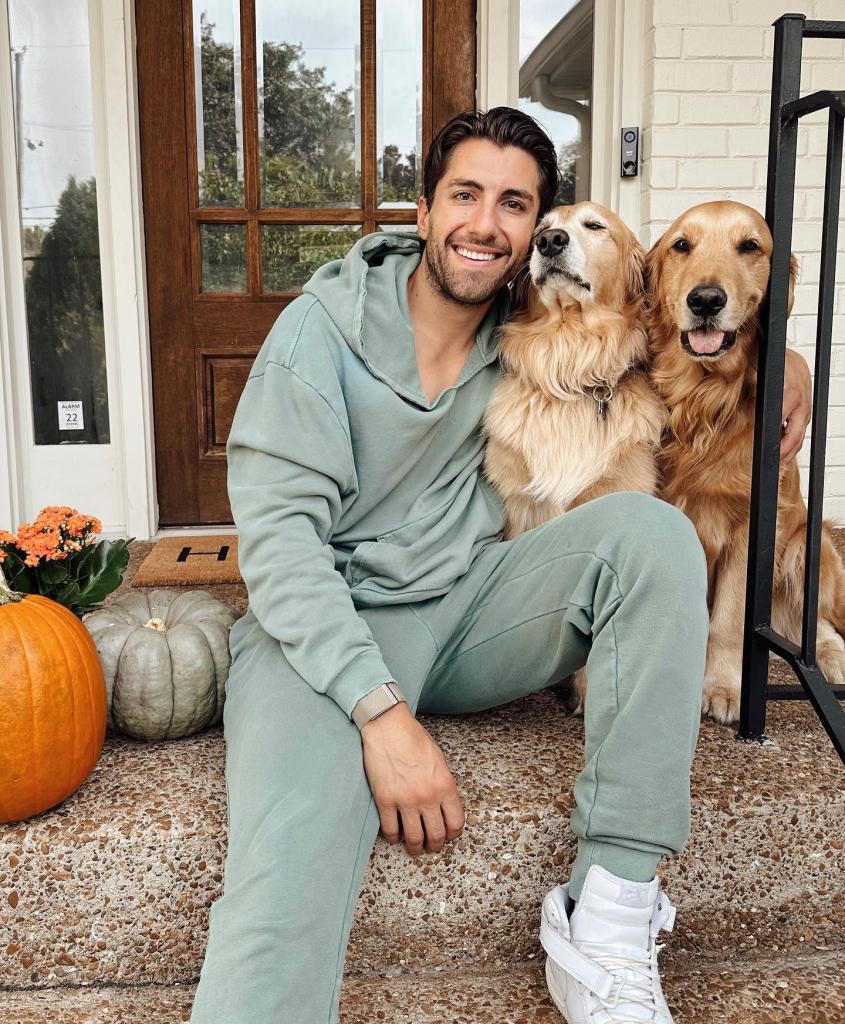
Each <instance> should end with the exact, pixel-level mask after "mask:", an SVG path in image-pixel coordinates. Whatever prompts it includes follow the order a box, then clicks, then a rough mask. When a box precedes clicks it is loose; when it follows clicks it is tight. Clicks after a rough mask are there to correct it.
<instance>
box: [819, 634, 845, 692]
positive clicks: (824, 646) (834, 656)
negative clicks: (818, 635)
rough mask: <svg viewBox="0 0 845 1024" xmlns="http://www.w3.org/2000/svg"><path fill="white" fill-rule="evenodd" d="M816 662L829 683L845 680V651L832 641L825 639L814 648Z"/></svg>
mask: <svg viewBox="0 0 845 1024" xmlns="http://www.w3.org/2000/svg"><path fill="white" fill-rule="evenodd" d="M816 664H817V665H818V666H819V668H820V669H821V670H822V672H823V673H824V677H825V679H826V680H827V681H828V682H829V683H840V684H841V683H843V682H845V652H843V651H841V650H840V649H839V648H838V647H837V646H836V645H835V644H834V643H832V642H830V641H825V642H824V643H821V644H819V646H818V648H817V650H816Z"/></svg>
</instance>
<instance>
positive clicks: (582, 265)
mask: <svg viewBox="0 0 845 1024" xmlns="http://www.w3.org/2000/svg"><path fill="white" fill-rule="evenodd" d="M644 254H645V253H644V250H643V249H642V247H641V246H640V244H639V242H638V241H637V239H636V238H635V236H634V235H633V233H632V232H631V231H630V230H629V229H628V228H627V227H626V226H625V225H624V224H623V223H622V221H621V220H620V219H619V218H618V217H617V216H616V215H615V214H614V213H611V211H610V210H606V209H605V208H604V207H602V206H599V205H597V204H596V203H589V202H585V203H577V204H576V205H574V206H560V207H556V208H555V209H553V210H551V211H550V212H549V213H548V214H547V216H546V217H545V218H543V220H542V221H541V222H540V224H539V225H538V226H537V230H536V232H535V234H534V243H533V249H532V253H531V258H530V261H529V264H528V273H527V275H526V278H525V281H524V289H523V291H524V298H523V300H522V301H520V300H519V299H518V300H517V301H516V302H515V307H516V309H515V312H514V314H513V316H512V318H511V319H510V320H509V321H508V322H507V323H506V324H505V326H504V328H503V333H502V342H501V349H500V361H501V365H502V369H503V375H502V379H501V380H500V381H499V383H498V384H497V386H496V388H495V389H494V391H493V394H492V396H491V398H490V402H489V404H488V406H487V409H486V412H485V416H484V423H483V432H484V434H485V436H486V438H487V450H486V455H485V462H484V471H485V474H486V476H487V477H488V479H489V480H490V482H491V484H492V485H493V487H494V488H495V489H496V490H497V491H498V493H499V494H500V496H501V498H502V502H503V505H504V509H505V517H506V524H505V537H506V538H510V537H514V536H516V535H517V534H519V533H523V532H524V531H525V530H530V529H531V528H532V527H535V526H539V525H540V524H541V523H544V522H547V521H548V520H549V519H553V518H554V517H555V516H559V515H562V514H563V513H565V512H567V511H568V510H570V509H573V508H575V507H576V506H578V505H581V504H583V503H584V502H586V501H590V500H592V499H594V498H598V497H600V496H601V495H604V494H610V493H612V492H615V491H643V492H645V493H648V494H654V493H655V491H656V488H657V465H656V451H657V448H658V446H659V444H660V435H661V431H662V429H663V426H664V423H665V409H664V407H663V403H662V402H661V400H660V398H659V397H658V396H657V394H656V393H655V391H654V388H653V386H652V385H651V383H650V380H649V377H648V372H647V369H648V368H647V360H648V341H647V337H646V332H645V324H644V319H643V262H642V261H643V257H644ZM585 688H586V677H585V676H584V673H583V671H581V672H580V673H579V674H578V675H577V677H576V679H575V691H576V693H577V695H578V697H579V703H578V706H577V707H576V708H575V710H576V711H577V710H580V709H581V706H582V704H583V697H584V693H585Z"/></svg>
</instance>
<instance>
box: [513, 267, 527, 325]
mask: <svg viewBox="0 0 845 1024" xmlns="http://www.w3.org/2000/svg"><path fill="white" fill-rule="evenodd" d="M510 293H511V305H510V312H509V314H508V315H509V316H513V315H514V314H515V313H521V312H522V311H523V310H524V309H527V308H528V300H529V298H530V296H531V272H530V270H529V269H528V264H527V263H526V264H525V266H524V267H523V268H522V270H520V271H519V273H518V274H517V275H516V277H515V278H514V279H513V281H511V283H510Z"/></svg>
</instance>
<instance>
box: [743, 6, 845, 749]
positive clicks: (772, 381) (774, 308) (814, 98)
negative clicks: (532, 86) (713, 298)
mask: <svg viewBox="0 0 845 1024" xmlns="http://www.w3.org/2000/svg"><path fill="white" fill-rule="evenodd" d="M804 39H845V21H807V20H806V18H805V17H804V15H803V14H784V15H783V17H781V18H778V20H777V21H776V22H775V47H774V59H773V66H772V107H771V120H770V122H769V166H768V181H767V185H766V221H767V222H768V225H769V228H770V229H771V232H772V238H773V243H774V247H773V251H772V263H771V276H770V279H769V291H768V296H767V300H766V304H765V308H764V310H763V317H762V323H763V331H762V337H761V339H760V349H759V355H758V379H757V404H756V414H755V415H756V419H755V423H754V461H753V470H752V477H751V521H750V524H749V534H748V576H747V589H746V598H745V638H744V645H743V658H742V701H741V705H740V716H739V734H738V738H742V739H753V740H762V739H764V729H765V725H766V701H767V700H771V699H784V698H786V699H790V698H792V699H795V698H798V699H807V698H809V700H810V701H811V702H812V705H813V707H814V708H815V710H816V712H817V714H818V716H819V718H820V719H821V722H822V724H823V726H824V728H825V729H826V730H827V733H828V735H829V736H830V738H831V740H832V741H833V745H834V746H835V747H836V750H837V752H838V753H839V756H840V757H841V758H842V760H843V761H845V710H843V708H842V706H841V705H840V703H839V701H840V700H841V699H843V698H845V686H831V685H830V684H829V683H828V681H827V680H826V679H825V677H824V674H823V673H822V671H821V669H820V668H819V667H818V665H817V664H816V630H817V626H818V598H819V560H820V554H821V538H822V502H823V496H824V466H825V441H826V435H827V405H828V386H829V379H830V347H831V329H832V325H833V296H834V289H835V271H836V238H837V228H838V219H839V191H840V183H841V178H842V126H843V117H845V91H843V92H829V91H823V92H816V93H813V94H812V95H809V96H803V97H802V96H800V80H801V50H802V45H803V41H804ZM842 79H843V81H842V85H843V89H845V66H843V69H842ZM817 110H827V111H828V114H829V120H828V136H827V165H826V170H825V193H824V212H823V222H822V242H821V274H820V277H819V305H818V320H817V325H816V366H815V382H814V389H813V426H812V442H811V449H810V484H809V496H808V497H809V501H808V516H807V551H806V560H805V565H804V614H803V622H802V635H801V645H800V647H799V646H798V645H797V644H795V643H793V642H792V641H790V640H788V639H787V638H786V637H784V636H781V635H780V634H779V633H778V632H776V631H775V630H774V629H773V628H772V625H771V614H772V579H773V573H774V559H775V533H776V526H777V503H778V470H779V464H780V436H781V429H780V428H781V409H782V403H783V367H784V358H785V351H786V319H787V312H788V311H787V303H788V296H789V261H790V250H791V246H792V218H793V207H794V201H795V163H796V156H797V146H798V122H799V119H800V118H801V117H803V116H804V115H805V114H809V113H812V112H813V111H817ZM770 651H773V652H774V653H775V654H779V655H780V656H781V657H782V658H784V659H785V660H786V661H787V662H788V663H789V665H790V666H791V667H792V669H793V671H794V672H795V674H796V676H797V677H798V680H799V681H800V683H801V685H800V686H797V687H787V686H774V687H770V686H768V665H769V652H770Z"/></svg>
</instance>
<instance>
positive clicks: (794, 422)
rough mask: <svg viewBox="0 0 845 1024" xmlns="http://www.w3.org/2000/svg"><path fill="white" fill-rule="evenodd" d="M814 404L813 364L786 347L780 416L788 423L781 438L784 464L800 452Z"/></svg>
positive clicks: (781, 456)
mask: <svg viewBox="0 0 845 1024" xmlns="http://www.w3.org/2000/svg"><path fill="white" fill-rule="evenodd" d="M812 407H813V382H812V380H811V379H810V367H809V366H807V361H806V360H805V359H804V357H803V356H801V355H799V354H798V353H797V352H793V351H792V350H791V349H787V350H786V362H785V364H784V368H783V414H782V415H781V423H783V422H786V430H785V431H784V434H783V437H781V439H780V458H781V461H782V462H783V463H784V464H786V463H787V462H791V461H792V460H793V459H794V458H795V456H796V455H797V454H798V452H800V451H801V446H802V445H803V444H804V435H805V434H806V432H807V424H808V423H809V422H810V416H811V414H812Z"/></svg>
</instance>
